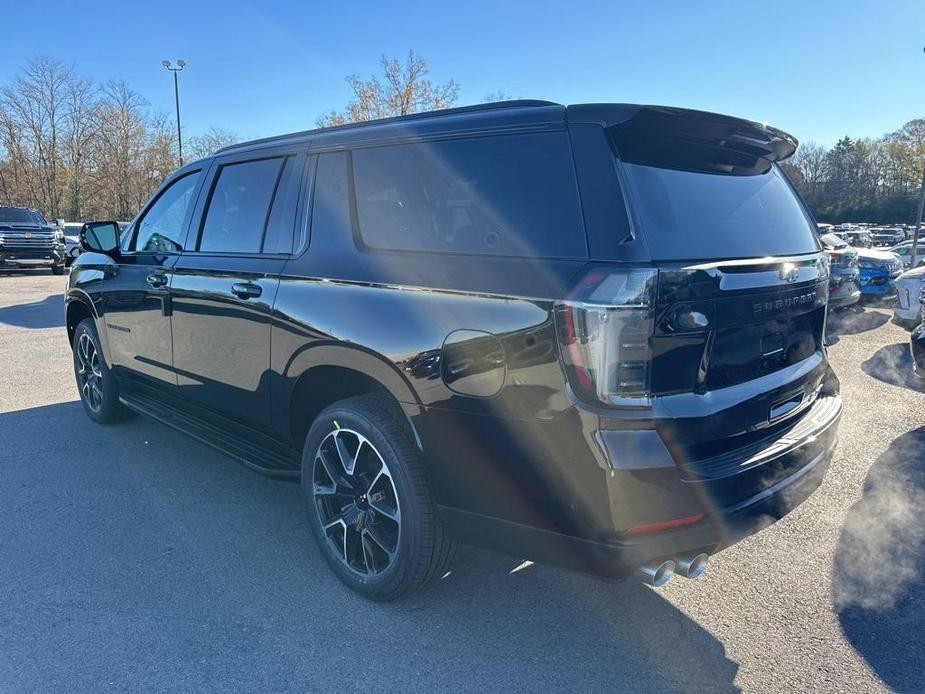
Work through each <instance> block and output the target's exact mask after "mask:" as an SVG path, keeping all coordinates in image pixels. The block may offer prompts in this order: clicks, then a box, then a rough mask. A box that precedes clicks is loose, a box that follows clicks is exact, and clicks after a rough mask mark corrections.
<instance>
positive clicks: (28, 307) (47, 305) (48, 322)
mask: <svg viewBox="0 0 925 694" xmlns="http://www.w3.org/2000/svg"><path fill="white" fill-rule="evenodd" d="M0 323H3V324H5V325H12V326H14V327H17V328H37V329H41V328H60V327H63V326H64V295H63V294H52V295H51V296H48V297H46V298H44V299H42V300H41V301H34V302H32V303H31V304H13V305H12V306H0Z"/></svg>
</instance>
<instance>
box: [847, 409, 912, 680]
mask: <svg viewBox="0 0 925 694" xmlns="http://www.w3.org/2000/svg"><path fill="white" fill-rule="evenodd" d="M923 452H925V427H921V428H919V429H916V430H915V431H911V432H909V433H907V434H904V435H903V436H900V437H899V438H897V439H896V440H895V441H894V442H893V443H892V444H891V445H890V447H889V448H888V449H887V450H886V452H885V453H884V454H883V455H881V456H880V458H878V459H877V461H876V462H875V463H874V465H873V466H872V467H871V469H870V471H869V473H868V475H867V479H866V481H865V485H864V495H863V497H862V498H861V499H860V500H859V501H858V502H857V503H855V504H854V506H853V507H852V508H851V510H850V511H849V512H848V517H847V519H846V521H845V524H844V526H843V528H842V533H841V537H840V539H839V543H838V547H837V549H836V553H835V566H834V570H833V573H832V592H833V595H834V599H835V607H836V610H837V612H838V618H839V621H840V622H841V625H842V629H843V630H844V632H845V635H846V636H847V637H848V639H849V640H850V641H851V643H852V645H853V646H854V648H855V649H856V650H857V651H858V653H860V654H861V655H862V656H863V657H864V658H865V659H866V660H867V662H868V663H869V665H870V667H871V668H872V669H873V671H874V672H875V673H876V674H877V675H878V676H879V677H880V678H881V679H882V680H883V681H884V682H885V683H886V685H887V686H888V687H890V688H891V689H893V690H896V691H908V692H912V691H922V680H921V678H922V653H923V652H925V582H923V580H922V578H923V571H925V466H923V464H922V463H923V460H925V457H923ZM916 663H917V665H916Z"/></svg>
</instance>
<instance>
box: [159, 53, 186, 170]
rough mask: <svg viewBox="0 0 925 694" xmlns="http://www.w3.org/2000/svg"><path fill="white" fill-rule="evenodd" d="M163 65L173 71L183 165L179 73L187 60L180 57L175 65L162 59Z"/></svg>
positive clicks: (178, 136)
mask: <svg viewBox="0 0 925 694" xmlns="http://www.w3.org/2000/svg"><path fill="white" fill-rule="evenodd" d="M161 65H163V66H164V67H165V68H167V69H168V70H170V71H171V72H172V73H173V98H174V100H175V101H176V104H177V148H178V149H179V151H180V166H183V136H182V135H181V134H180V82H179V80H178V79H177V73H178V72H180V71H181V70H182V69H183V68H185V67H186V61H185V60H183V58H180V59H178V60H177V65H176V67H174V66H173V64H172V63H171V62H170V61H169V60H162V61H161Z"/></svg>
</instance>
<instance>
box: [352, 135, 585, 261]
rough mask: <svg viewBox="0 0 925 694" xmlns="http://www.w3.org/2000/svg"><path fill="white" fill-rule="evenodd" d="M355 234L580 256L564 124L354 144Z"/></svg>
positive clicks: (442, 247)
mask: <svg viewBox="0 0 925 694" xmlns="http://www.w3.org/2000/svg"><path fill="white" fill-rule="evenodd" d="M353 174H354V181H355V186H356V204H357V216H358V220H357V221H358V223H359V229H360V236H361V238H362V240H363V242H364V243H365V244H366V245H367V246H370V247H372V248H380V249H396V250H414V251H437V252H444V253H479V254H490V255H516V256H546V257H568V258H583V257H585V256H586V254H587V251H586V244H585V237H584V229H583V226H582V216H581V208H580V205H579V202H578V190H577V186H576V181H575V173H574V168H573V166H572V159H571V152H570V149H569V144H568V137H567V135H566V134H565V133H546V134H540V135H510V136H503V137H485V138H480V139H462V140H450V141H442V142H428V143H421V144H408V145H396V146H389V147H374V148H370V149H359V150H355V151H354V152H353Z"/></svg>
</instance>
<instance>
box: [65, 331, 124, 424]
mask: <svg viewBox="0 0 925 694" xmlns="http://www.w3.org/2000/svg"><path fill="white" fill-rule="evenodd" d="M74 376H75V378H76V379H77V390H78V392H79V393H80V401H81V403H83V406H84V410H85V411H86V413H87V415H88V416H89V417H90V419H92V420H93V421H94V422H98V423H100V424H109V423H110V422H115V421H118V420H119V419H122V418H123V416H124V415H125V412H126V410H125V408H124V407H123V405H122V403H120V402H119V388H118V386H117V385H116V382H115V380H114V379H113V377H112V373H111V372H110V371H109V367H108V366H106V360H105V359H104V358H103V352H102V350H101V349H100V341H99V337H98V336H97V334H96V327H95V326H94V325H93V321H92V320H91V319H90V318H86V319H84V320H82V321H81V322H80V323H78V325H77V328H76V329H75V330H74Z"/></svg>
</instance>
